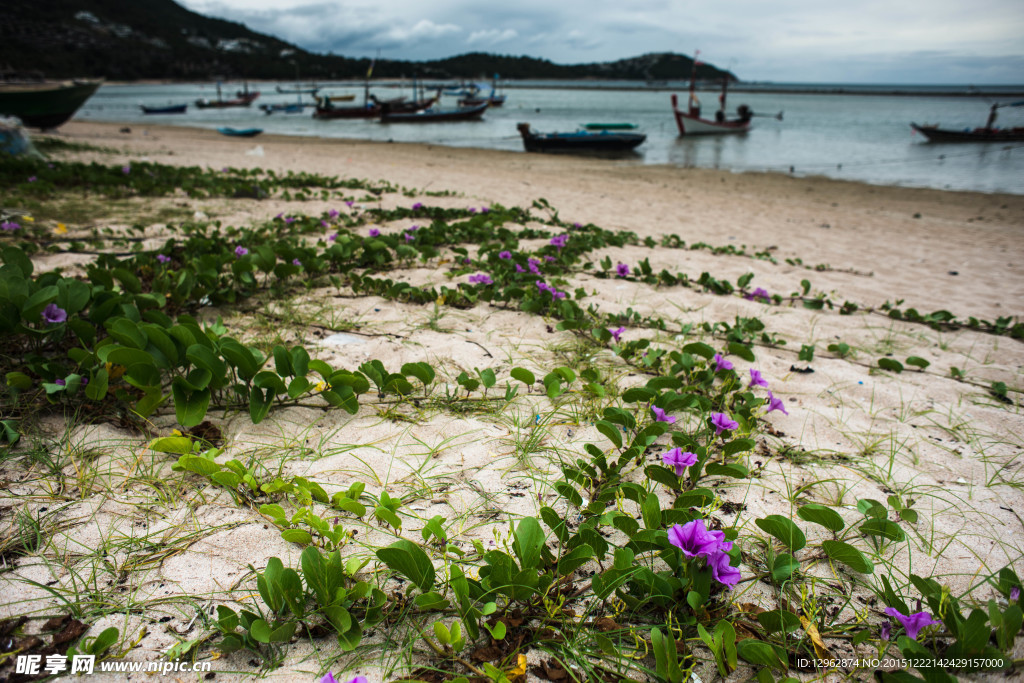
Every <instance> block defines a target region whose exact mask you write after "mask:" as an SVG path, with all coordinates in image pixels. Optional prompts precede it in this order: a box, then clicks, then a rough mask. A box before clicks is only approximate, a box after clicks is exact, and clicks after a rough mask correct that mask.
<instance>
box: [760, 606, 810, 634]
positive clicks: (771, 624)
mask: <svg viewBox="0 0 1024 683" xmlns="http://www.w3.org/2000/svg"><path fill="white" fill-rule="evenodd" d="M757 621H758V623H760V624H761V626H763V627H764V629H765V630H766V631H768V632H769V633H779V632H784V633H790V632H792V631H795V630H797V629H798V628H800V617H798V616H797V615H795V614H793V613H792V612H790V611H788V610H784V609H773V610H770V611H768V612H761V613H760V614H758V615H757Z"/></svg>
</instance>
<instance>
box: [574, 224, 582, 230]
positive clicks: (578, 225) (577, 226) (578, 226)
mask: <svg viewBox="0 0 1024 683" xmlns="http://www.w3.org/2000/svg"><path fill="white" fill-rule="evenodd" d="M572 227H574V228H576V229H577V230H579V229H580V228H582V227H583V224H582V223H573V224H572Z"/></svg>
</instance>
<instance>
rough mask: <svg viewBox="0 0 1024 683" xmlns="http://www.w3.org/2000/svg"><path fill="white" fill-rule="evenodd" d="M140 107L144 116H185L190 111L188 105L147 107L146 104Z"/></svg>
mask: <svg viewBox="0 0 1024 683" xmlns="http://www.w3.org/2000/svg"><path fill="white" fill-rule="evenodd" d="M139 106H140V107H141V108H142V113H143V114H184V113H185V111H186V110H187V109H188V105H187V104H175V105H172V106H170V107H147V106H146V105H144V104H143V105H139Z"/></svg>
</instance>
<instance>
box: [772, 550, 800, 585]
mask: <svg viewBox="0 0 1024 683" xmlns="http://www.w3.org/2000/svg"><path fill="white" fill-rule="evenodd" d="M799 568H800V563H799V562H798V561H797V559H796V558H795V557H793V556H792V555H790V554H789V553H783V554H782V555H779V556H778V557H776V558H775V564H774V565H773V566H772V578H773V579H775V580H776V581H785V580H786V579H788V578H789V577H790V576H792V575H793V572H795V571H796V570H797V569H799Z"/></svg>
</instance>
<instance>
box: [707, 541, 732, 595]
mask: <svg viewBox="0 0 1024 683" xmlns="http://www.w3.org/2000/svg"><path fill="white" fill-rule="evenodd" d="M708 566H710V567H711V578H713V579H714V580H715V581H717V582H718V583H720V584H722V585H724V586H729V587H730V588H732V587H733V586H735V585H736V584H737V583H739V582H740V570H739V569H737V568H736V567H733V566H732V565H731V564H729V556H728V555H727V554H726V553H724V552H723V551H721V550H719V551H716V552H714V553H712V554H711V557H709V558H708Z"/></svg>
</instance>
